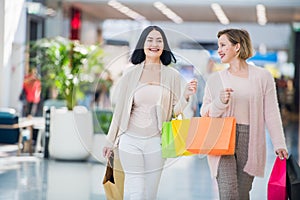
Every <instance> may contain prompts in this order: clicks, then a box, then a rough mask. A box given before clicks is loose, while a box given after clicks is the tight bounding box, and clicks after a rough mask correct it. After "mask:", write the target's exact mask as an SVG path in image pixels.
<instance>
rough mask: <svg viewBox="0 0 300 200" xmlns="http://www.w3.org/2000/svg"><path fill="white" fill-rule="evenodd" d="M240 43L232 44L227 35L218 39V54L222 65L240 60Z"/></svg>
mask: <svg viewBox="0 0 300 200" xmlns="http://www.w3.org/2000/svg"><path fill="white" fill-rule="evenodd" d="M238 52H239V43H237V44H232V43H231V42H230V41H229V40H228V37H227V35H226V34H223V35H221V36H220V37H219V39H218V54H219V56H220V58H221V61H222V63H230V62H231V61H232V60H233V59H235V58H238Z"/></svg>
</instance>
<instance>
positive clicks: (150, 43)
mask: <svg viewBox="0 0 300 200" xmlns="http://www.w3.org/2000/svg"><path fill="white" fill-rule="evenodd" d="M163 49H164V41H163V38H162V35H161V34H160V32H158V31H157V30H153V31H151V32H150V33H149V34H148V36H147V38H146V40H145V44H144V52H145V55H146V58H148V59H159V58H160V56H161V54H162V52H163Z"/></svg>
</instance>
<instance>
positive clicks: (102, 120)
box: [93, 110, 113, 134]
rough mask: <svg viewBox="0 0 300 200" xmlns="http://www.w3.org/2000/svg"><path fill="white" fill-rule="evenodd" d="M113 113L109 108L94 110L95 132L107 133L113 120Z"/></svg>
mask: <svg viewBox="0 0 300 200" xmlns="http://www.w3.org/2000/svg"><path fill="white" fill-rule="evenodd" d="M112 116H113V113H112V111H109V110H95V111H93V124H94V133H104V134H107V133H108V130H109V126H110V123H111V120H112Z"/></svg>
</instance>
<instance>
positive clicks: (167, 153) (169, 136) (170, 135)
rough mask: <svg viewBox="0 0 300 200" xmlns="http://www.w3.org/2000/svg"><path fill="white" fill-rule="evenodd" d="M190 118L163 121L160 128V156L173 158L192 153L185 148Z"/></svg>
mask: <svg viewBox="0 0 300 200" xmlns="http://www.w3.org/2000/svg"><path fill="white" fill-rule="evenodd" d="M189 126H190V119H182V120H179V119H175V120H172V121H170V122H164V123H163V128H162V157H163V158H175V157H178V156H188V155H193V153H191V152H189V151H187V150H186V139H187V136H188V132H189Z"/></svg>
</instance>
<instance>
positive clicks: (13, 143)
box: [0, 0, 300, 199]
mask: <svg viewBox="0 0 300 200" xmlns="http://www.w3.org/2000/svg"><path fill="white" fill-rule="evenodd" d="M149 25H158V26H160V27H161V28H162V29H163V30H164V31H165V33H166V35H167V38H168V41H169V44H170V46H171V49H172V51H174V54H175V56H176V58H177V60H178V62H177V63H176V64H172V67H175V68H177V69H178V70H179V71H180V73H181V74H182V76H183V78H184V79H185V80H186V81H188V80H189V79H191V78H195V77H196V78H198V80H201V81H203V82H204V83H205V80H206V79H207V77H208V76H209V74H210V73H212V72H214V71H218V70H221V69H224V68H226V65H223V64H221V63H220V59H219V57H218V54H217V33H218V31H220V30H222V29H224V28H242V29H246V30H247V31H248V32H249V33H250V36H251V39H252V43H253V47H254V49H255V55H254V56H253V57H252V58H250V59H249V60H248V62H249V63H252V64H255V65H258V66H260V67H263V68H266V69H268V70H269V71H270V72H271V73H272V75H273V77H274V80H275V82H276V87H277V93H278V100H279V106H280V111H281V114H282V119H283V124H284V128H285V132H286V138H287V145H288V148H289V151H290V152H291V153H292V154H294V155H295V156H296V158H297V159H298V155H299V149H300V148H299V139H298V135H299V128H298V126H299V74H300V72H299V68H300V48H299V46H300V1H299V0H264V1H258V0H248V1H243V0H214V1H212V0H206V1H199V0H185V1H171V0H162V1H153V0H143V1H139V0H119V1H115V0H110V1H105V0H13V1H11V0H0V180H1V181H0V199H26V198H27V199H61V198H63V197H64V198H68V199H69V198H72V199H99V198H100V199H101V198H103V199H104V192H103V188H102V187H101V179H102V175H103V173H104V169H105V159H104V158H103V157H102V156H101V149H102V147H103V144H104V142H105V135H106V134H107V130H108V127H109V125H110V120H111V116H112V112H113V104H112V103H111V102H112V101H113V100H112V99H111V96H112V95H111V94H112V93H113V92H114V86H115V83H116V82H117V81H118V79H119V78H120V76H121V75H122V73H123V71H124V70H126V68H128V67H130V66H131V64H130V63H129V58H130V54H131V52H132V51H133V49H134V47H135V45H136V42H137V40H138V37H139V35H140V33H141V31H142V30H143V29H144V28H145V27H147V26H149ZM199 88H201V87H199ZM201 89H203V88H201ZM199 91H200V89H199ZM200 99H201V94H197V95H195V97H193V101H192V102H191V103H190V105H189V107H188V108H187V109H186V110H185V112H186V113H185V115H186V116H187V117H192V116H198V115H199V114H198V113H199V110H198V106H197V105H198V104H199V103H201V102H200ZM70 112H72V114H69V113H70ZM67 115H70V116H67ZM66 118H71V120H69V121H68V122H65V121H64V119H66ZM70 121H71V122H70ZM66 127H71V128H66ZM72 127H73V128H72ZM74 127H75V128H74ZM69 129H70V130H69ZM73 129H75V130H73ZM74 132H75V133H76V134H74ZM273 158H274V157H272V156H271V157H270V160H269V161H270V162H269V165H268V166H269V167H270V166H272V162H273V160H272V159H273ZM74 161H75V162H74ZM199 162H201V163H203V160H201V161H199V159H198V158H195V160H193V161H190V162H184V163H185V164H183V163H180V162H176V163H177V165H178V168H179V170H180V169H186V168H193V169H194V168H195V171H197V167H199ZM178 163H179V164H178ZM186 163H189V164H186ZM203 165H205V166H206V163H205V164H203ZM66 166H67V169H70V171H71V170H72V169H73V170H74V171H73V173H80V174H81V177H77V178H76V179H75V180H72V179H71V176H72V175H70V177H69V178H67V177H66V179H63V178H61V179H60V177H62V176H63V175H64V173H66V172H63V171H61V170H65V169H63V168H64V167H66ZM174 166H176V165H175V164H174ZM184 167H186V168H184ZM178 168H176V167H175V169H170V171H167V174H172V172H173V171H172V170H174V171H175V170H178ZM204 170H208V169H207V168H205V169H204ZM53 173H54V175H53ZM175 173H176V172H175ZM183 173H186V172H185V171H183ZM50 174H51V176H50ZM58 174H60V175H58ZM171 176H172V175H171ZM173 176H175V175H174V174H173ZM204 176H205V175H204ZM33 177H34V178H33ZM91 177H94V178H91ZM95 177H97V179H96V178H95ZM79 179H81V180H83V182H84V183H88V182H90V185H88V186H86V188H84V190H83V191H82V192H79V193H82V194H86V196H84V195H83V196H81V197H79V196H78V194H77V195H76V193H74V192H73V191H74V190H73V191H67V190H66V189H63V190H62V189H61V187H59V186H58V185H59V183H60V182H61V181H62V180H66V181H67V182H66V183H65V184H73V182H74V181H75V182H76V181H80V180H79ZM205 179H206V180H207V182H205V184H206V185H208V186H206V187H205V188H206V189H207V188H209V189H207V190H206V191H209V192H208V193H209V194H208V195H206V196H205V195H204V196H201V195H200V196H199V194H198V193H197V192H196V190H190V189H187V190H184V189H182V188H179V190H182V191H183V194H185V195H187V193H189V194H190V195H191V194H194V196H193V195H191V196H189V199H216V198H217V195H216V191H215V185H214V183H213V182H210V181H211V180H210V177H209V176H208V175H206V176H205ZM2 180H3V181H2ZM49 181H52V184H51V186H49V185H48V184H49ZM53 181H54V184H53ZM164 181H165V180H164V179H163V180H162V182H164ZM6 183H8V184H6ZM92 183H95V184H92ZM193 183H194V182H193ZM197 183H198V182H197ZM210 184H211V185H212V187H210ZM260 184H261V185H264V186H263V188H265V187H266V186H265V185H266V179H264V180H263V181H261V182H260V183H258V185H257V187H258V188H259V187H260V186H261V185H260ZM55 185H56V186H57V188H56V187H55ZM91 185H93V186H91ZM53 187H54V189H53ZM63 188H65V187H63ZM74 188H80V185H78V186H74ZM45 191H46V192H45ZM47 191H48V192H47ZM79 191H80V190H79ZM163 191H167V192H163ZM204 191H205V190H204ZM185 192H186V193H185ZM72 193H73V195H74V196H72V195H71V194H72ZM171 194H172V192H171V190H169V189H167V188H165V190H163V189H161V193H160V198H161V199H165V198H167V196H168V195H171ZM24 195H25V196H24ZM253 195H254V197H253V199H255V198H256V196H257V199H261V197H262V198H264V197H266V193H265V190H263V189H262V191H261V193H258V194H253ZM255 195H256V196H255ZM180 197H181V196H180ZM186 197H187V196H182V198H186ZM174 199H175V198H174ZM178 199H180V198H179V197H178Z"/></svg>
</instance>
